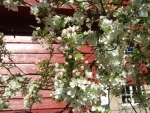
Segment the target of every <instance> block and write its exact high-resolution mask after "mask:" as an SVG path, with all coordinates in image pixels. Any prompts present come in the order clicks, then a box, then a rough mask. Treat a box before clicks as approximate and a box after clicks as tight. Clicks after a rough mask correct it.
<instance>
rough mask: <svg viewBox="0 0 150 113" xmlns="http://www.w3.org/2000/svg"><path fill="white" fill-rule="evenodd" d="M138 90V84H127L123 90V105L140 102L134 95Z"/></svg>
mask: <svg viewBox="0 0 150 113" xmlns="http://www.w3.org/2000/svg"><path fill="white" fill-rule="evenodd" d="M140 89H141V88H140ZM137 91H138V89H137V86H126V87H124V88H123V90H122V104H123V105H130V103H131V104H132V105H137V104H138V102H137V101H136V99H134V97H133V95H134V94H136V93H137Z"/></svg>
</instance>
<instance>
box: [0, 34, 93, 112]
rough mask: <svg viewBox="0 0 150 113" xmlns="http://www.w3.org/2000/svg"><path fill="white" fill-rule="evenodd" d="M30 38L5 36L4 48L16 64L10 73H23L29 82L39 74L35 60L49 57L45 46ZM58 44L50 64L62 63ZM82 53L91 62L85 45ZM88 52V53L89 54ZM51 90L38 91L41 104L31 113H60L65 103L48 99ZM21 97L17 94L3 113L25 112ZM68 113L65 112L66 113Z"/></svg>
mask: <svg viewBox="0 0 150 113" xmlns="http://www.w3.org/2000/svg"><path fill="white" fill-rule="evenodd" d="M31 38H32V37H31V36H16V37H15V38H14V36H5V42H6V48H7V49H8V50H10V51H12V57H11V58H12V61H13V62H14V63H15V64H16V66H17V67H18V68H19V69H18V68H13V69H11V72H12V73H24V74H25V75H24V77H29V78H31V81H33V80H35V79H36V78H38V77H39V74H38V73H37V72H36V69H37V68H38V67H37V66H36V64H35V63H36V61H37V60H44V59H48V58H49V57H50V55H49V51H48V50H46V48H47V46H46V45H45V46H44V47H42V46H41V45H40V44H39V43H32V40H31ZM59 46H60V45H59V44H53V47H54V54H53V57H52V62H51V63H54V62H59V63H63V62H64V57H63V54H62V53H61V52H60V51H58V49H57V48H59ZM80 51H81V52H82V53H87V52H88V54H86V55H85V59H87V60H89V61H90V62H92V61H93V59H94V55H93V51H92V50H91V48H90V47H88V46H87V45H84V46H83V47H82V48H81V50H80ZM89 51H90V52H89ZM3 61H4V62H5V63H8V64H9V63H10V62H9V60H8V59H7V58H6V57H4V58H3ZM0 73H1V74H4V75H7V74H9V72H8V71H7V70H6V69H0ZM51 92H52V91H51V90H40V93H41V94H42V95H43V102H42V104H40V103H35V104H34V105H33V108H32V109H33V110H32V111H33V112H34V113H55V112H58V111H60V110H61V109H62V108H64V107H65V105H66V104H65V103H61V104H59V103H57V102H56V101H53V100H52V99H51V98H50V96H49V95H50V94H51ZM22 98H23V97H22V96H21V94H20V93H18V94H17V95H16V96H15V97H13V98H12V99H11V100H10V102H9V103H10V106H9V109H8V110H5V111H3V112H5V113H9V112H10V110H27V108H24V107H23V99H22ZM67 112H69V111H66V112H65V113H67Z"/></svg>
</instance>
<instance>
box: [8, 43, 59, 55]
mask: <svg viewBox="0 0 150 113" xmlns="http://www.w3.org/2000/svg"><path fill="white" fill-rule="evenodd" d="M53 46H54V53H58V51H57V48H58V46H59V45H58V44H53ZM47 48H48V46H46V45H45V46H42V45H40V44H16V43H15V44H10V43H9V44H6V49H8V51H11V52H12V53H14V54H18V53H21V54H23V53H26V54H31V53H34V54H37V53H40V54H41V53H49V50H46V49H47Z"/></svg>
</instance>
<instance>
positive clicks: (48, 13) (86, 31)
mask: <svg viewBox="0 0 150 113" xmlns="http://www.w3.org/2000/svg"><path fill="white" fill-rule="evenodd" d="M137 1H138V2H137ZM116 2H117V3H116ZM19 3H20V2H19V0H7V1H5V2H4V5H5V7H6V8H9V9H11V10H14V11H17V6H18V4H19ZM122 3H124V2H119V1H116V0H110V1H107V0H106V1H105V0H103V1H102V0H92V1H91V0H89V1H88V0H63V1H60V0H56V1H47V2H46V1H44V2H39V3H37V4H36V5H32V6H31V8H30V9H31V14H33V15H34V16H35V19H36V20H37V23H39V24H43V25H44V27H43V28H40V27H39V26H35V27H34V28H35V31H33V41H40V39H43V40H44V44H47V45H48V46H49V50H50V59H49V60H47V62H45V61H43V62H41V64H40V63H38V66H39V70H38V72H40V77H41V78H40V79H39V81H38V82H33V83H32V82H31V83H30V82H29V83H28V85H25V87H26V89H27V90H26V91H25V97H24V104H25V106H26V107H32V104H33V103H35V102H37V101H39V102H41V98H42V97H41V95H39V94H38V91H39V89H40V88H41V87H44V86H45V85H44V83H41V82H43V81H45V80H47V81H46V82H45V83H46V84H48V83H50V86H49V85H48V86H49V87H53V93H52V97H53V99H55V100H56V101H60V102H62V101H65V102H67V103H68V104H69V107H71V108H72V110H73V111H77V110H80V111H85V112H87V113H89V112H107V111H108V110H105V108H103V107H102V104H101V103H102V100H101V98H100V97H101V95H106V93H105V91H104V89H107V90H109V92H110V93H111V94H114V95H115V96H119V95H121V93H122V88H124V87H125V85H127V82H128V81H126V78H128V77H130V78H131V79H132V80H133V81H134V80H136V81H137V85H142V83H143V81H146V83H147V84H150V83H149V82H150V81H149V77H148V76H147V75H149V71H143V70H142V69H141V68H142V66H141V65H144V66H145V68H146V69H147V70H149V68H150V65H149V62H150V61H149V54H148V52H149V50H150V43H149V42H150V27H149V26H150V18H149V14H150V13H149V11H150V3H149V2H148V1H146V0H131V4H129V5H128V6H127V7H126V8H124V7H123V4H122ZM114 4H118V5H119V4H120V5H119V6H118V7H116V6H115V5H114ZM64 6H65V7H67V8H69V10H73V14H72V16H67V15H64V14H60V13H58V12H57V11H56V9H58V10H60V9H61V8H63V7H64ZM141 17H142V18H141ZM53 42H57V43H59V45H60V46H59V48H58V51H59V52H60V53H61V54H62V55H63V57H64V58H65V61H64V63H59V64H58V63H57V62H56V63H55V64H53V65H52V66H50V65H49V62H50V61H51V58H52V56H53V51H54V48H53V46H52V43H53ZM83 45H88V46H89V47H90V48H91V50H90V51H86V52H83V51H82V46H83ZM91 53H92V54H94V59H93V61H90V60H89V59H88V58H86V57H85V56H86V54H91ZM92 69H95V71H92ZM5 79H6V80H5ZM7 79H8V80H9V78H7V77H4V78H3V79H2V80H4V81H7ZM42 80H43V81H42ZM23 81H24V80H22V79H21V78H17V79H16V80H14V81H11V80H9V83H7V84H8V87H6V88H5V92H4V94H3V95H4V96H5V97H8V98H10V97H12V96H14V95H15V92H16V91H17V90H18V89H20V88H21V86H22V84H25V83H22V82H23ZM2 83H3V82H2ZM4 83H5V82H4ZM9 85H11V86H9ZM103 86H104V88H101V87H103ZM12 87H13V88H12ZM137 95H138V94H137ZM138 96H140V95H138ZM145 97H148V95H146V96H145ZM145 100H146V99H145ZM0 103H3V99H1V100H0ZM145 103H146V102H145ZM108 104H109V103H108ZM0 107H1V106H0ZM1 108H3V107H1Z"/></svg>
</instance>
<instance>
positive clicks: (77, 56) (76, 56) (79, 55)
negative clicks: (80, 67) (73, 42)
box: [74, 53, 84, 59]
mask: <svg viewBox="0 0 150 113" xmlns="http://www.w3.org/2000/svg"><path fill="white" fill-rule="evenodd" d="M74 57H75V58H77V59H78V58H84V57H83V55H82V54H79V53H77V54H75V55H74Z"/></svg>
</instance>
